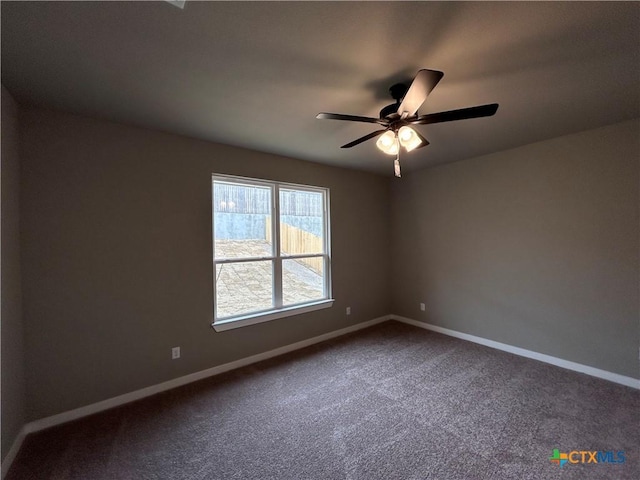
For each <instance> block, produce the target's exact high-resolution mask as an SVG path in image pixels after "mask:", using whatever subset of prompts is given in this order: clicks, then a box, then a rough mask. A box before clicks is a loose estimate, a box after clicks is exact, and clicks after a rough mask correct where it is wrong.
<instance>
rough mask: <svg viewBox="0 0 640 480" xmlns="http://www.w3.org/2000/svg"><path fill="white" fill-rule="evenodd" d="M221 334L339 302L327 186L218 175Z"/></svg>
mask: <svg viewBox="0 0 640 480" xmlns="http://www.w3.org/2000/svg"><path fill="white" fill-rule="evenodd" d="M212 199H213V205H212V207H213V209H212V210H213V266H214V287H213V288H214V321H213V327H214V328H215V329H216V330H217V331H221V330H227V329H230V328H236V327H242V326H245V325H251V324H254V323H259V322H264V321H268V320H273V319H276V318H282V317H286V316H289V315H295V314H299V313H305V312H309V311H312V310H318V309H320V308H327V307H330V306H331V305H332V304H333V300H332V299H331V257H330V252H329V190H328V189H326V188H320V187H310V186H305V185H292V184H285V183H277V182H269V181H264V180H254V179H248V178H240V177H230V176H225V175H213V177H212Z"/></svg>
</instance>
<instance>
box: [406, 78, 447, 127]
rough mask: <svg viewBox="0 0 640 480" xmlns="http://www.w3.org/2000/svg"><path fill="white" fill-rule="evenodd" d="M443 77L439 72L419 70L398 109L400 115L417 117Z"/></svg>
mask: <svg viewBox="0 0 640 480" xmlns="http://www.w3.org/2000/svg"><path fill="white" fill-rule="evenodd" d="M443 76H444V73H442V72H439V71H438V70H426V69H424V70H419V71H418V74H417V75H416V78H414V79H413V83H412V84H411V86H410V87H409V90H408V91H407V93H406V95H405V96H404V98H403V99H402V103H401V104H400V106H399V107H398V114H399V115H400V116H401V117H403V118H406V117H410V116H411V115H415V113H416V112H417V111H418V109H419V108H420V106H421V105H422V104H423V103H424V101H425V100H426V99H427V95H429V94H430V93H431V90H433V89H434V88H435V86H436V85H437V84H438V82H439V81H440V79H441V78H442V77H443Z"/></svg>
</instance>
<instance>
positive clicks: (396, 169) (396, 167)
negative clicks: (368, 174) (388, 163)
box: [393, 151, 402, 178]
mask: <svg viewBox="0 0 640 480" xmlns="http://www.w3.org/2000/svg"><path fill="white" fill-rule="evenodd" d="M393 171H394V172H395V174H396V177H398V178H400V177H402V175H400V151H398V154H397V156H396V159H395V160H394V161H393Z"/></svg>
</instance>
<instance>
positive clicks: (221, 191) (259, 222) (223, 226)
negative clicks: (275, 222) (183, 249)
mask: <svg viewBox="0 0 640 480" xmlns="http://www.w3.org/2000/svg"><path fill="white" fill-rule="evenodd" d="M213 231H214V234H215V248H214V251H215V258H216V259H222V258H248V257H267V256H271V255H272V254H273V253H272V252H273V247H272V245H273V241H272V234H271V188H269V187H258V186H255V185H241V184H237V183H226V182H220V181H214V182H213Z"/></svg>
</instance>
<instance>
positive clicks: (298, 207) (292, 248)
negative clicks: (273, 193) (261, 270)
mask: <svg viewBox="0 0 640 480" xmlns="http://www.w3.org/2000/svg"><path fill="white" fill-rule="evenodd" d="M323 216H324V201H323V194H322V193H320V192H307V191H304V190H291V189H285V188H283V189H280V252H281V254H282V255H299V254H304V253H324V241H323V235H324V219H323Z"/></svg>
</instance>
